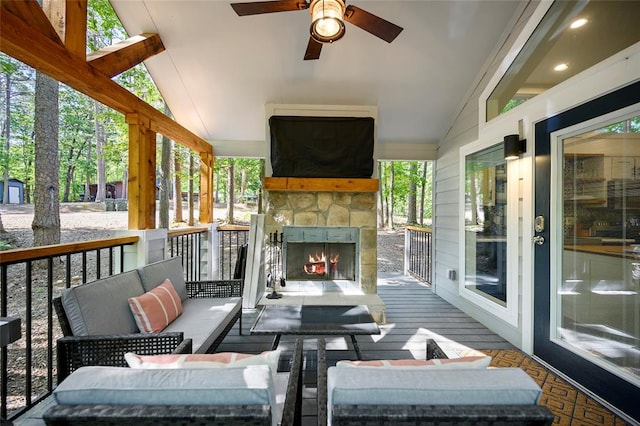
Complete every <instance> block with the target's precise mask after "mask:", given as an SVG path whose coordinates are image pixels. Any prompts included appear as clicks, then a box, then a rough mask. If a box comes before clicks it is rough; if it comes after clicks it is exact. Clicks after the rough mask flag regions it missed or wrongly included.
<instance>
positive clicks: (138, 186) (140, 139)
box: [126, 114, 156, 229]
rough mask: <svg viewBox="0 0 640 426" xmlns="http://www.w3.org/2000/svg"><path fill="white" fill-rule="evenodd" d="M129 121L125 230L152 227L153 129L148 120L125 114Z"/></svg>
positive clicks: (154, 169) (153, 191) (154, 144)
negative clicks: (126, 221) (127, 197)
mask: <svg viewBox="0 0 640 426" xmlns="http://www.w3.org/2000/svg"><path fill="white" fill-rule="evenodd" d="M126 121H127V123H128V124H129V180H128V185H127V186H128V192H129V207H128V212H129V229H155V227H156V184H155V176H156V132H154V131H153V130H151V123H150V120H149V119H148V118H146V117H143V116H140V115H138V114H128V115H127V116H126Z"/></svg>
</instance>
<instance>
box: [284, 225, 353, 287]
mask: <svg viewBox="0 0 640 426" xmlns="http://www.w3.org/2000/svg"><path fill="white" fill-rule="evenodd" d="M282 249H283V252H284V254H283V258H284V273H285V279H286V280H287V281H327V280H329V281H335V280H347V281H356V278H357V277H356V274H357V263H356V259H357V251H358V229H357V228H333V227H285V229H283V247H282Z"/></svg>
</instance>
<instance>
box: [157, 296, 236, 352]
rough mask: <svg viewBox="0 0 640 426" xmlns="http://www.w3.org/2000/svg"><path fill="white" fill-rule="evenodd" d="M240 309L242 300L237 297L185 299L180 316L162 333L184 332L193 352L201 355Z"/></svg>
mask: <svg viewBox="0 0 640 426" xmlns="http://www.w3.org/2000/svg"><path fill="white" fill-rule="evenodd" d="M240 309H242V299H241V298H239V297H231V298H203V299H187V300H185V301H184V302H183V304H182V315H180V316H179V317H178V318H176V319H175V320H174V321H173V322H172V323H171V324H169V326H168V327H167V328H165V329H164V331H167V332H169V331H182V332H184V338H185V339H192V342H193V352H194V353H202V352H204V351H206V349H208V347H209V346H210V345H211V343H213V341H214V340H215V339H216V338H217V337H218V336H219V335H220V333H221V332H222V331H223V330H224V329H225V327H226V326H227V325H228V324H229V322H231V320H232V319H233V317H234V315H235V314H236V313H237V312H239V311H240ZM205 343H206V344H205ZM203 344H204V347H203Z"/></svg>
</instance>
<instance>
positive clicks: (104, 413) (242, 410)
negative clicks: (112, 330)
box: [43, 339, 303, 426]
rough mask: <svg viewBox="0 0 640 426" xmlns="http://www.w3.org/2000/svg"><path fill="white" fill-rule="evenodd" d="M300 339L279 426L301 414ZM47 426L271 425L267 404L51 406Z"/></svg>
mask: <svg viewBox="0 0 640 426" xmlns="http://www.w3.org/2000/svg"><path fill="white" fill-rule="evenodd" d="M302 368H303V340H302V339H298V340H296V342H295V346H294V349H293V356H292V359H291V363H290V372H289V378H288V381H287V389H286V395H285V402H284V407H283V413H282V421H281V423H280V425H281V426H294V425H299V424H300V421H301V416H302V387H303V376H302V373H303V370H302ZM43 419H44V420H45V423H46V424H47V425H78V426H80V425H87V426H89V425H91V426H93V425H113V426H116V425H123V424H125V425H129V424H135V425H142V426H144V425H171V426H176V425H178V426H179V425H189V426H191V425H196V426H197V425H225V426H254V425H255V426H271V424H272V421H271V410H270V407H269V406H268V405H217V406H216V405H108V404H101V405H54V406H52V407H51V408H50V409H49V410H48V411H47V412H46V413H45V414H44V416H43Z"/></svg>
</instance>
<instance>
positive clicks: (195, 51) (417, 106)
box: [111, 0, 523, 147]
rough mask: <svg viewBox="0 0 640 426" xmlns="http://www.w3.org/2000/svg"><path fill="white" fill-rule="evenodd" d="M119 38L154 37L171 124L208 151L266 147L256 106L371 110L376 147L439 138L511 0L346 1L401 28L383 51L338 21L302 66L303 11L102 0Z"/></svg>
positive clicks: (506, 20)
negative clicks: (158, 41) (107, 1)
mask: <svg viewBox="0 0 640 426" xmlns="http://www.w3.org/2000/svg"><path fill="white" fill-rule="evenodd" d="M111 3H112V4H113V6H114V9H115V10H116V13H117V14H118V16H119V17H120V20H121V21H122V23H123V25H124V26H125V28H126V30H127V31H128V33H129V35H136V34H139V33H143V32H152V33H158V34H160V36H161V38H162V41H163V42H164V45H165V48H166V51H165V52H163V53H161V54H159V55H157V56H155V57H153V58H151V59H149V60H147V61H146V62H145V64H146V66H147V68H148V69H149V72H150V73H151V75H152V77H153V79H154V81H155V82H156V84H157V86H158V88H159V89H160V91H161V92H162V94H163V96H164V98H165V100H166V102H167V104H168V105H169V107H170V109H171V111H172V113H173V115H174V117H175V119H176V120H177V121H178V122H179V123H181V124H182V125H184V126H185V127H187V128H188V129H190V130H192V131H193V132H195V133H196V134H198V135H200V136H202V137H203V138H204V139H207V140H208V141H210V142H211V143H212V144H213V145H214V147H215V146H216V145H223V144H227V145H234V146H237V147H240V146H242V145H238V144H251V143H255V142H260V141H264V140H265V105H266V104H269V103H276V104H306V105H307V104H314V105H315V104H318V105H373V106H376V107H377V108H378V123H377V137H378V142H379V143H383V144H394V143H397V144H433V143H437V142H438V141H440V140H441V139H442V138H443V137H444V136H445V134H446V133H447V130H448V129H449V127H450V126H451V124H452V123H453V120H454V119H455V116H456V114H457V113H458V112H459V111H460V108H461V107H462V105H463V104H464V102H465V101H466V100H467V99H466V96H467V94H468V93H469V91H470V90H471V89H472V85H473V83H474V81H475V80H476V79H477V77H478V76H479V73H480V72H481V71H482V69H483V67H484V65H485V64H486V63H487V61H489V60H490V59H492V57H491V55H492V53H495V50H496V49H497V47H499V44H500V43H501V42H502V41H503V40H504V35H505V33H506V32H508V31H510V30H511V26H512V25H513V22H514V19H515V15H517V14H518V13H519V11H520V10H521V8H522V6H523V2H522V1H515V0H499V1H488V0H475V1H472V0H463V1H456V0H450V1H449V0H447V1H420V0H413V1H401V0H388V1H353V2H347V4H353V5H355V6H358V7H360V8H362V9H365V10H367V11H369V12H371V13H373V14H375V15H377V16H379V17H382V18H384V19H386V20H388V21H391V22H393V23H395V24H397V25H399V26H401V27H403V28H404V31H403V32H402V33H400V35H399V36H398V38H397V39H396V40H395V41H393V43H391V44H388V43H386V42H385V41H383V40H380V39H378V38H377V37H375V36H373V35H371V34H369V33H367V32H365V31H363V30H361V29H360V28H358V27H355V26H353V25H351V24H349V23H347V24H346V26H347V32H346V35H345V36H344V38H343V39H342V40H339V41H337V42H336V43H334V44H332V45H325V46H324V47H323V49H322V54H321V56H320V59H319V60H316V61H303V59H302V58H303V55H304V52H305V49H306V46H307V41H308V39H309V25H310V17H309V13H308V11H307V10H301V11H292V12H280V13H271V14H263V15H254V16H244V17H239V16H237V15H236V14H235V12H234V11H233V9H232V8H231V6H230V2H228V1H220V0H111Z"/></svg>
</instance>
